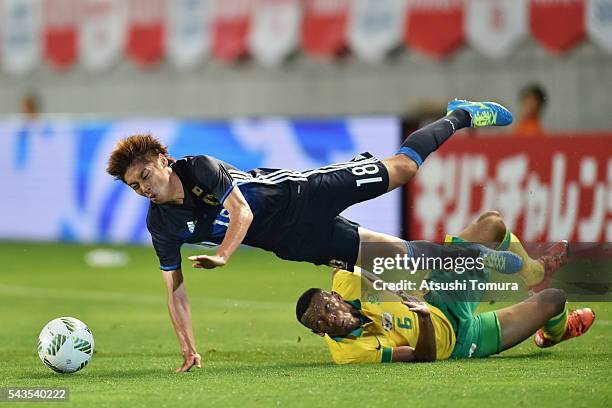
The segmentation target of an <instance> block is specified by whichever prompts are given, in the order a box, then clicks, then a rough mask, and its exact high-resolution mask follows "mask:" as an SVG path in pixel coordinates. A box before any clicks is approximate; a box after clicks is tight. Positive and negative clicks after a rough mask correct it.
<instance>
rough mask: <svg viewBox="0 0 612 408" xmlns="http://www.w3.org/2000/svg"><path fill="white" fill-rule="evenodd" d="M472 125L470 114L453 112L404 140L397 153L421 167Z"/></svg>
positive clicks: (459, 111)
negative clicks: (455, 134)
mask: <svg viewBox="0 0 612 408" xmlns="http://www.w3.org/2000/svg"><path fill="white" fill-rule="evenodd" d="M471 123H472V119H471V118H470V114H469V113H467V112H466V111H464V110H461V109H459V110H456V111H453V112H452V113H451V114H449V115H448V116H446V117H444V118H442V119H439V120H437V121H435V122H434V123H430V124H429V125H427V126H425V127H424V128H422V129H419V130H417V131H415V132H414V133H412V134H411V135H410V136H408V137H407V138H406V140H404V143H402V147H401V148H400V149H399V151H398V152H397V153H398V154H405V155H406V156H408V157H410V158H411V159H412V160H414V161H415V162H416V164H417V165H418V166H419V167H420V166H421V164H423V162H424V161H425V159H427V156H429V155H430V154H431V153H433V152H435V151H436V150H438V148H439V147H440V146H442V144H443V143H444V142H446V140H447V139H448V138H449V137H451V136H452V134H453V133H455V132H456V131H457V130H459V129H463V128H465V127H469V126H470V125H471Z"/></svg>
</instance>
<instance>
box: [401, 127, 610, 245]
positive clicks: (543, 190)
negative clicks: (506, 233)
mask: <svg viewBox="0 0 612 408" xmlns="http://www.w3.org/2000/svg"><path fill="white" fill-rule="evenodd" d="M610 137H612V135H609V134H603V135H588V134H566V135H555V136H554V137H552V136H551V137H545V138H540V139H538V140H531V141H529V143H528V144H525V142H524V141H523V140H521V139H520V138H517V137H513V136H503V137H489V138H488V137H483V136H481V137H476V138H469V137H459V138H456V139H453V140H450V141H449V142H448V143H447V144H445V145H444V148H443V149H440V150H439V151H438V152H437V153H436V154H435V155H432V156H431V157H430V158H428V159H427V161H426V162H425V164H423V167H422V168H421V169H420V170H419V174H418V175H417V177H416V180H415V181H416V182H415V183H414V184H413V185H412V186H411V188H410V192H409V193H408V195H407V198H408V200H410V201H411V202H410V204H409V205H408V206H407V208H406V210H407V211H408V213H407V214H406V215H407V217H408V218H407V219H409V220H410V221H409V222H410V224H409V225H410V238H411V239H427V240H442V239H443V238H444V234H446V233H448V234H458V233H459V232H461V231H462V230H463V229H464V228H465V227H467V226H468V225H469V224H470V223H471V222H472V221H474V220H475V219H476V218H478V216H479V215H480V214H481V213H483V212H485V211H488V210H491V209H493V210H498V211H500V213H501V214H502V216H503V218H504V221H505V223H506V225H507V226H508V227H509V228H510V229H511V230H512V231H513V232H515V233H516V234H517V236H519V237H520V238H521V239H522V240H523V241H525V242H555V241H559V240H562V239H568V240H570V241H574V242H577V241H579V242H610V241H612V200H610V197H612V156H610V139H609V138H610Z"/></svg>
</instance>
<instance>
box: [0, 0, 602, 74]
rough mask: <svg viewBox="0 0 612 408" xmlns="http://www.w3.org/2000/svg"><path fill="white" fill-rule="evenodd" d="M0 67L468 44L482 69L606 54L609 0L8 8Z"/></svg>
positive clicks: (440, 48)
mask: <svg viewBox="0 0 612 408" xmlns="http://www.w3.org/2000/svg"><path fill="white" fill-rule="evenodd" d="M1 4H2V6H3V7H2V21H1V26H2V28H3V30H2V62H3V66H4V69H5V70H7V71H9V72H12V73H24V72H28V71H30V70H32V69H33V68H34V67H35V66H36V65H37V64H38V61H39V59H44V60H45V61H46V62H47V63H48V64H49V65H50V66H52V67H53V68H54V69H57V70H60V71H61V70H66V69H69V68H71V67H72V66H73V65H74V64H77V63H78V64H82V65H83V66H85V67H86V68H87V69H90V70H101V69H105V68H108V67H109V66H110V65H112V64H113V63H114V62H116V61H117V59H120V58H128V59H131V60H133V61H134V62H135V64H136V65H137V66H138V67H140V68H147V67H149V66H151V65H155V64H156V63H158V62H159V61H160V60H162V59H164V58H167V59H169V60H170V61H171V62H172V63H173V64H174V65H176V67H178V68H180V69H188V68H192V67H194V66H196V65H197V64H199V63H201V62H202V61H203V60H205V59H209V58H210V59H217V60H221V61H224V62H232V61H236V60H239V59H241V58H245V57H247V56H250V57H252V58H254V59H255V60H257V61H258V62H259V63H261V64H263V65H278V64H280V63H282V62H283V61H284V60H285V59H286V58H287V57H289V56H290V55H291V54H292V53H294V52H296V51H297V50H300V51H302V52H304V53H306V54H308V55H309V56H311V57H313V58H334V57H338V56H340V55H341V54H342V53H344V52H346V51H347V50H350V51H351V52H352V53H354V54H355V55H357V56H358V57H359V58H360V59H363V60H365V61H372V62H378V61H382V60H383V59H384V58H385V57H386V56H387V55H388V54H389V53H390V52H392V51H393V50H394V49H396V48H398V47H400V46H404V47H407V48H409V49H411V50H413V51H414V52H416V53H420V54H423V55H425V56H428V57H431V58H434V59H440V58H444V57H447V56H449V55H451V54H453V53H454V52H456V51H457V50H459V49H460V48H461V47H462V46H463V45H464V44H468V45H469V46H470V47H472V48H474V49H475V50H477V51H478V52H479V53H482V54H483V55H485V56H487V57H489V58H504V57H508V56H509V55H511V54H512V52H513V51H514V50H515V49H516V47H517V46H518V45H519V44H520V42H521V41H523V40H524V39H525V38H526V37H529V36H530V37H532V38H533V39H535V40H536V41H537V42H538V44H540V45H541V46H542V47H543V48H544V49H545V50H546V51H547V52H549V53H551V54H562V53H566V52H569V51H571V50H572V49H573V48H575V47H576V46H577V45H579V44H580V43H581V42H583V41H585V40H586V39H587V37H588V38H589V39H590V40H592V41H594V42H595V43H597V44H598V46H600V47H601V48H602V49H603V50H605V51H606V52H608V53H612V22H611V20H612V17H611V15H612V5H611V3H610V1H609V0H512V1H495V0H493V1H491V0H466V1H463V0H3V1H2V3H1Z"/></svg>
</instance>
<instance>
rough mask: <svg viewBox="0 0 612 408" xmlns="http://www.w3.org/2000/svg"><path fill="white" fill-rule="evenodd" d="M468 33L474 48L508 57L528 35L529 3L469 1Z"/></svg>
mask: <svg viewBox="0 0 612 408" xmlns="http://www.w3.org/2000/svg"><path fill="white" fill-rule="evenodd" d="M465 13H466V31H467V38H468V41H469V43H470V45H471V46H472V47H474V48H475V49H476V50H478V51H479V52H481V53H482V54H484V55H486V56H487V57H489V58H497V59H500V58H507V57H509V56H510V55H511V54H512V52H513V51H514V49H515V48H516V47H517V45H518V44H519V43H520V41H522V40H523V39H524V38H525V37H526V36H527V33H528V29H527V21H528V17H527V0H512V1H507V0H467V1H466V10H465Z"/></svg>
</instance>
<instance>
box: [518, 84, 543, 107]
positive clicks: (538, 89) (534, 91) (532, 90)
mask: <svg viewBox="0 0 612 408" xmlns="http://www.w3.org/2000/svg"><path fill="white" fill-rule="evenodd" d="M527 95H533V96H535V97H536V98H537V100H538V102H539V103H540V108H544V107H545V106H546V101H547V99H548V96H547V95H546V91H545V90H544V88H543V87H542V86H541V85H539V84H535V83H534V84H529V85H527V86H525V87H524V88H523V89H522V90H521V93H520V97H521V99H523V98H524V97H526V96H527Z"/></svg>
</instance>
